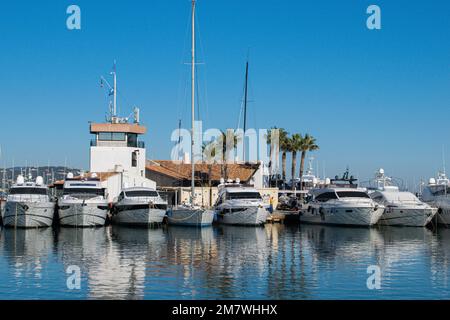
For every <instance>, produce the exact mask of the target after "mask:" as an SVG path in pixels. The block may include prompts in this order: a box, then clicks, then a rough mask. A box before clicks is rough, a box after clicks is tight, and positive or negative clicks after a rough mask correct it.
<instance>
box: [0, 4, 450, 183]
mask: <svg viewBox="0 0 450 320" xmlns="http://www.w3.org/2000/svg"><path fill="white" fill-rule="evenodd" d="M70 4H77V5H79V6H80V8H81V19H82V21H81V27H82V29H81V30H79V31H69V30H68V29H67V28H66V18H67V14H66V8H67V7H68V6H69V5H70ZM370 4H377V5H379V6H380V8H381V13H382V29H381V30H375V31H371V30H368V29H367V28H366V19H367V16H368V15H367V14H366V8H367V7H368V6H369V5H370ZM449 11H450V3H449V2H448V1H444V0H442V1H439V0H435V1H422V0H420V1H406V0H397V1H382V0H371V1H365V0H348V1H347V0H346V1H336V0H327V1H323V0H319V1H300V0H296V1H287V0H283V1H268V0H259V1H253V0H246V1H242V0H228V1H217V0H214V1H213V0H199V1H198V11H197V13H198V16H197V18H198V23H199V41H198V49H199V50H198V51H199V57H198V60H199V61H201V62H203V63H204V64H202V65H199V66H198V72H199V80H198V81H199V95H200V115H201V118H202V119H203V120H204V122H205V124H204V126H206V127H216V128H221V129H225V128H228V127H231V128H235V127H236V125H237V122H238V116H239V110H240V102H241V99H242V89H243V81H244V65H245V60H246V56H247V52H250V100H251V103H250V105H249V116H248V126H249V127H254V128H269V127H271V126H274V125H276V126H279V127H284V128H286V129H287V130H288V131H289V132H301V133H305V132H308V133H310V134H312V135H314V136H315V137H316V138H317V141H318V144H319V145H320V147H321V149H320V151H318V152H316V153H315V157H316V158H317V159H318V162H319V165H320V167H322V165H323V163H324V164H325V168H326V174H327V175H328V176H334V175H335V174H337V173H341V172H342V171H343V170H344V169H345V167H346V166H347V165H349V166H350V169H351V170H352V171H353V173H354V174H357V175H358V176H359V177H360V178H361V179H364V178H368V177H371V176H372V174H373V172H374V171H375V170H376V169H377V168H378V167H380V166H382V167H384V168H385V170H386V172H387V173H388V174H390V175H393V176H396V177H401V178H403V179H409V182H410V183H412V182H413V180H414V179H417V180H418V179H419V178H421V177H423V178H428V177H429V176H432V175H434V174H435V173H436V171H437V170H438V169H440V168H441V166H442V148H443V147H444V150H446V152H445V153H446V158H448V162H450V157H449V156H450V142H449V136H450V134H449V133H450V126H449V119H450V108H449V102H450V72H449V71H450V70H449V69H450V68H449V66H450V41H449V40H450V35H449V31H450V21H449V19H448V12H449ZM189 18H190V2H189V1H187V0H152V1H81V0H75V1H73V2H69V1H56V0H55V1H34V2H32V3H30V2H29V1H8V2H4V3H2V8H1V10H0V88H1V89H0V105H1V111H2V117H1V118H2V124H1V125H0V137H1V140H0V144H1V147H2V151H3V152H2V159H1V160H0V163H1V164H2V166H3V164H4V163H6V165H7V166H9V165H10V164H11V161H12V159H13V158H14V159H15V163H16V164H19V165H20V164H21V165H24V164H25V161H28V163H33V164H43V165H46V164H47V162H48V161H50V163H51V164H64V161H65V158H67V164H68V165H71V166H78V167H83V168H86V169H87V168H88V157H89V156H88V143H89V139H90V134H89V132H88V121H101V120H103V119H104V115H105V112H106V110H107V97H106V96H105V92H104V91H102V89H101V88H100V87H99V77H100V75H107V74H108V72H109V71H110V69H111V66H112V61H113V60H114V59H116V60H117V71H118V75H119V91H120V93H121V94H120V96H119V105H120V111H121V113H122V114H123V115H128V114H129V113H131V109H132V106H134V105H137V106H139V107H140V108H141V118H142V121H143V122H144V123H145V124H146V125H147V126H148V129H149V132H148V134H147V135H146V136H145V141H146V143H147V146H148V151H147V152H148V153H147V154H148V157H149V158H156V159H168V158H169V157H170V150H171V148H172V146H173V143H171V142H170V134H171V132H172V130H173V129H175V128H176V127H177V122H178V118H180V117H181V118H182V119H183V123H184V124H186V126H187V125H188V121H189V109H188V108H189V96H188V95H187V96H186V94H185V89H188V87H186V86H187V85H188V80H189V66H188V65H185V64H184V62H188V61H189V45H190V44H189V29H188V24H189ZM320 171H322V169H320Z"/></svg>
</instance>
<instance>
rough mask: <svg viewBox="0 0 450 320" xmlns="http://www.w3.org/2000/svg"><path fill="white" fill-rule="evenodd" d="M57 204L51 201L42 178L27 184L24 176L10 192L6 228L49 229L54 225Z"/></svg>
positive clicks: (20, 177) (4, 221)
mask: <svg viewBox="0 0 450 320" xmlns="http://www.w3.org/2000/svg"><path fill="white" fill-rule="evenodd" d="M54 213H55V203H54V202H52V201H51V199H50V196H49V192H48V187H47V186H46V185H45V184H44V179H43V178H42V177H37V178H36V181H35V182H25V179H24V177H23V176H22V175H19V176H18V177H17V182H16V184H14V185H13V186H12V187H11V189H10V190H9V195H8V197H7V200H6V205H5V209H4V212H3V217H2V218H3V225H4V226H6V227H20V228H37V227H49V226H51V225H52V223H53V216H54Z"/></svg>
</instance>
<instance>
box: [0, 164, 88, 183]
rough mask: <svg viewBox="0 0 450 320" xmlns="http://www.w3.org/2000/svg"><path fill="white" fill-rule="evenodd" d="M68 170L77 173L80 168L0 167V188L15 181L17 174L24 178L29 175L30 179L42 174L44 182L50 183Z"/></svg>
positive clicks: (62, 176) (60, 177)
mask: <svg viewBox="0 0 450 320" xmlns="http://www.w3.org/2000/svg"><path fill="white" fill-rule="evenodd" d="M68 172H72V173H73V174H74V175H79V174H80V172H81V170H80V169H76V168H68V167H63V166H50V167H47V166H45V167H26V168H25V167H14V168H6V169H0V189H5V188H9V187H10V186H11V184H13V183H14V182H15V181H16V179H17V176H18V175H19V174H22V175H24V176H25V177H26V179H28V178H29V177H30V176H31V180H35V179H36V177H37V176H42V177H43V178H44V182H45V183H46V184H51V183H53V181H56V180H62V179H64V178H65V175H66V174H67V173H68Z"/></svg>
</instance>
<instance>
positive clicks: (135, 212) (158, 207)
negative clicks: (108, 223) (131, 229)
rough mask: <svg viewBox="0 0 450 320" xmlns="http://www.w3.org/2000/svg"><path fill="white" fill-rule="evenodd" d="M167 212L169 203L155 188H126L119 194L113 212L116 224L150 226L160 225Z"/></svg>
mask: <svg viewBox="0 0 450 320" xmlns="http://www.w3.org/2000/svg"><path fill="white" fill-rule="evenodd" d="M166 211H167V201H165V200H164V199H162V198H161V196H160V195H159V193H158V192H157V191H156V190H155V189H153V188H147V187H131V188H125V189H123V190H122V192H121V193H120V194H119V197H118V198H117V202H116V203H115V204H114V207H113V210H112V222H113V223H116V224H124V225H135V226H149V225H153V224H160V223H162V222H163V219H164V217H165V215H166Z"/></svg>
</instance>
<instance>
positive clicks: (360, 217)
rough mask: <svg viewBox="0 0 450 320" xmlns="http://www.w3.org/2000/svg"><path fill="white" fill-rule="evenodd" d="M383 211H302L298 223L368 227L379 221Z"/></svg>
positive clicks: (382, 209) (315, 209)
mask: <svg viewBox="0 0 450 320" xmlns="http://www.w3.org/2000/svg"><path fill="white" fill-rule="evenodd" d="M383 211H384V208H380V207H378V208H376V209H375V208H374V207H343V208H322V212H321V210H320V208H312V209H311V210H307V209H302V210H301V211H300V222H301V223H313V224H331V225H345V226H361V227H370V226H373V225H375V224H376V223H377V222H378V221H379V219H380V218H381V216H382V214H383Z"/></svg>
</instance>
